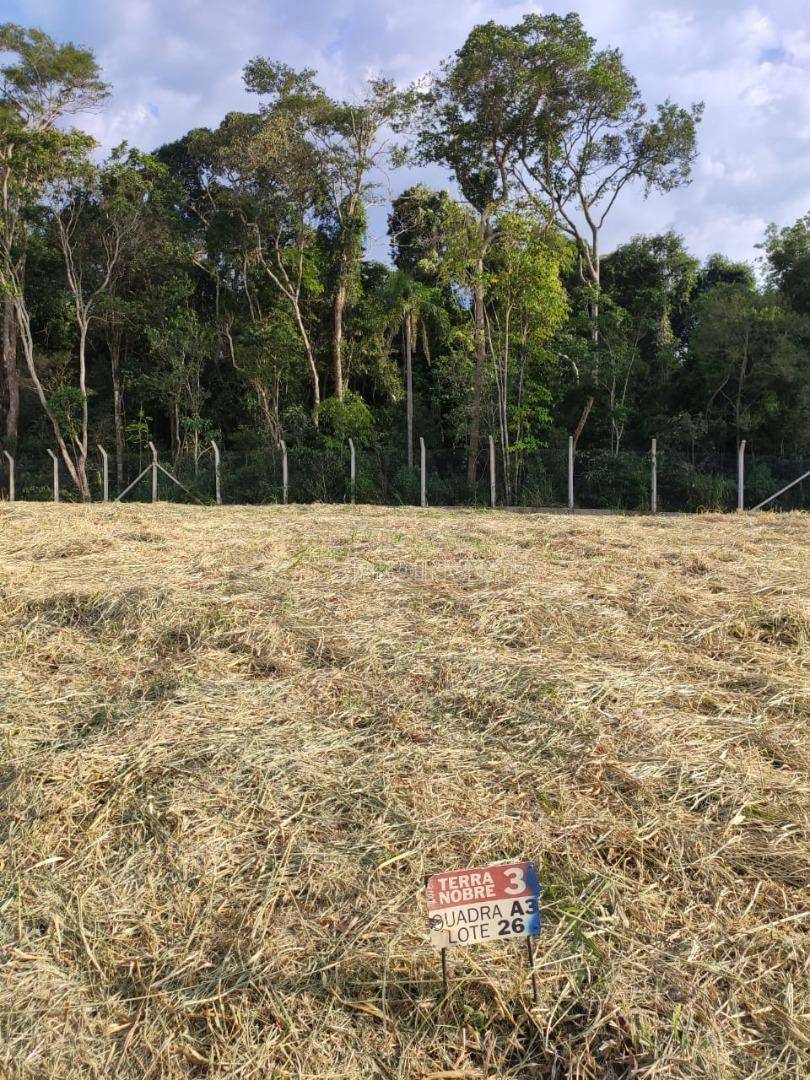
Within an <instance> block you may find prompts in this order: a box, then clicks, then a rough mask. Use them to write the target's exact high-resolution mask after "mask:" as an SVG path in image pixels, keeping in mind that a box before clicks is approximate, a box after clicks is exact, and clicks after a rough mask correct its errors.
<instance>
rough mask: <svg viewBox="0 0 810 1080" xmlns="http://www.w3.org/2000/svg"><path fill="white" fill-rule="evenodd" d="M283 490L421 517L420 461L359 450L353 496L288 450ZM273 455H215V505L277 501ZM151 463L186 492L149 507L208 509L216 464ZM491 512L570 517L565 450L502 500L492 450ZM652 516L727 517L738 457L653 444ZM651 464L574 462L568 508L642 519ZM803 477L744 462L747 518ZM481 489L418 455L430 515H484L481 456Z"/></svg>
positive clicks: (28, 464) (530, 465)
mask: <svg viewBox="0 0 810 1080" xmlns="http://www.w3.org/2000/svg"><path fill="white" fill-rule="evenodd" d="M286 454H287V475H288V485H287V491H286V501H288V502H291V503H312V502H323V503H345V502H350V501H352V498H353V497H354V500H355V501H356V502H358V503H372V504H380V505H419V503H420V483H421V478H420V468H419V453H418V446H417V453H416V456H415V460H416V464H415V467H414V468H408V466H407V465H406V464H404V463H403V461H402V460H401V459H400V457H398V456H396V455H395V454H393V453H390V452H387V451H386V449H385V448H368V447H362V446H356V474H355V482H354V487H353V488H352V482H351V470H350V459H351V454H350V449H349V445H348V443H347V444H346V445H345V446H336V445H328V446H319V447H313V446H290V447H289V448H287V451H286ZM283 456H284V454H283V451H282V450H281V448H266V449H251V450H244V451H243V450H235V449H227V448H224V449H223V450H222V452H221V461H220V487H221V494H222V501H223V502H224V503H241V504H249V505H267V504H272V503H281V502H283V501H285V491H284V483H283V467H282V462H283ZM159 460H160V463H161V465H163V466H164V468H166V469H167V470H169V471H170V472H171V473H172V474H173V475H174V476H175V477H176V478H177V480H178V481H179V482H180V483H181V484H182V485H183V487H184V488H185V489H186V490H185V491H184V490H183V489H181V488H180V487H178V486H177V485H176V484H174V483H172V481H171V480H170V479H169V478H168V477H167V476H165V475H164V474H163V473H158V480H157V497H158V500H160V501H170V502H179V503H191V502H200V503H204V504H212V503H214V501H215V491H216V483H215V460H214V454H213V452H212V450H211V448H206V451H205V452H204V453H203V454H201V456H199V458H198V459H197V460H194V459H193V458H192V457H191V456H189V455H185V456H183V457H181V458H179V459H178V460H176V461H172V460H171V459H170V457H169V456H168V455H161V456H160V459H159ZM150 462H151V453H150V451H148V450H145V451H142V452H135V453H131V452H130V453H127V454H126V455H125V457H124V460H123V462H122V470H121V477H120V479H119V474H118V469H117V463H116V461H115V460H114V457H113V455H112V454H110V458H109V497H110V499H115V498H117V496H118V495H119V493H120V492H122V491H123V490H124V489H125V488H126V486H127V485H128V484H130V483H131V482H132V481H133V480H134V479H135V478H136V477H137V476H138V474H139V473H140V472H141V471H143V470H144V469H145V468H147V467H148V466H149V464H150ZM495 462H496V481H495V490H496V501H497V504H498V505H500V506H503V505H506V504H507V502H508V503H510V504H511V505H513V506H515V507H525V508H543V507H549V508H553V507H566V506H567V505H568V455H567V448H566V447H565V446H563V445H556V446H550V447H547V448H546V449H543V450H540V451H537V452H535V453H534V454H532V456H531V457H530V458H529V459H527V460H526V462H525V463H524V467H523V468H522V470H521V472H520V474H519V476H518V477H516V478H515V480H514V482H513V483H512V484H511V488H512V491H511V497H510V498H509V499H507V493H506V491H505V488H504V477H503V461H502V456H501V454H500V451H499V450H497V449H496V454H495ZM656 466H657V468H656V475H657V495H658V497H657V509H658V510H659V511H664V512H666V511H680V512H701V511H728V510H733V509H734V508H735V507H736V505H737V460H736V455H734V454H733V453H729V454H721V453H715V454H704V455H703V456H701V457H699V458H697V457H696V458H692V457H691V456H688V455H684V454H683V453H681V452H679V451H675V450H670V449H668V448H667V447H666V445H662V444H661V443H660V442H659V443H658V448H657V460H656ZM651 470H652V460H651V455H650V453H649V452H647V453H642V452H639V451H633V450H627V451H622V452H620V453H619V454H610V453H607V452H604V451H599V450H590V449H585V450H580V451H578V452H577V454H576V457H575V462H574V502H575V505H576V507H577V508H581V509H601V510H615V511H633V512H648V511H650V509H651V491H652V480H651ZM808 470H810V458H790V459H787V458H779V457H774V456H761V455H746V460H745V506H746V507H749V508H750V507H752V506H755V505H757V504H758V503H759V502H761V501H762V500H763V499H767V498H768V497H769V496H770V495H772V494H773V493H774V492H775V491H777V490H779V489H780V488H781V487H783V486H784V485H786V484H789V483H791V482H792V481H793V480H795V479H796V478H797V477H799V476H801V475H802V474H803V473H805V472H807V471H808ZM477 473H478V479H477V482H476V484H475V486H474V488H473V489H472V490H471V489H470V487H469V486H468V484H467V476H466V452H465V450H464V449H458V450H453V449H446V448H441V449H433V448H431V447H430V446H428V447H427V448H426V475H425V488H426V496H427V503H428V505H433V506H462V505H473V506H475V505H477V506H488V505H489V504H490V499H491V495H490V473H489V449H488V446H487V445H485V446H484V447H483V448H482V452H481V455H480V461H479V468H478V470H477ZM0 478H1V479H0V486H1V487H2V494H3V497H4V498H6V499H7V498H8V497H9V495H10V484H9V480H10V477H9V465H8V462H7V461H6V460H5V459H3V460H2V470H1V471H0ZM88 480H89V483H90V489H91V498H92V499H93V500H94V501H100V500H101V499H102V498H103V493H104V487H103V469H102V458H101V456H100V455H99V454H95V455H93V457H92V459H91V461H90V463H89V465H88ZM15 496H16V499H17V500H23V501H48V500H52V499H53V497H54V490H53V463H52V460H51V458H50V457H49V456H48V454H47V453H45V452H42V451H41V450H38V451H36V452H33V451H28V452H23V453H20V454H19V455H18V456H17V457H16V458H15ZM59 497H60V500H62V501H65V502H68V501H78V498H79V496H78V493H77V492H76V490H75V488H74V486H73V485H72V483H71V482H70V479H69V477H68V474H67V470H66V469H65V468H64V466H63V465H62V464H60V478H59ZM151 498H152V481H151V473H150V472H149V471H147V473H146V475H144V476H143V477H142V479H141V480H140V481H139V483H138V484H137V485H136V486H135V487H134V488H133V489H132V490H131V491H130V492H129V493H128V494H127V495H126V500H127V501H135V502H137V501H142V502H148V501H150V500H151ZM771 508H772V509H775V510H808V509H810V479H806V480H804V481H802V482H801V483H798V484H796V485H795V486H793V487H792V488H790V490H788V491H787V492H785V493H784V494H783V495H781V496H780V497H779V498H778V499H777V500H775V502H774V503H772V504H771Z"/></svg>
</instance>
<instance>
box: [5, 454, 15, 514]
mask: <svg viewBox="0 0 810 1080" xmlns="http://www.w3.org/2000/svg"><path fill="white" fill-rule="evenodd" d="M3 456H4V457H5V458H6V460H7V461H8V501H9V502H14V500H15V499H16V497H17V482H16V478H15V476H14V469H15V465H14V458H13V457H12V456H11V454H10V453H9V452H8V450H4V451H3Z"/></svg>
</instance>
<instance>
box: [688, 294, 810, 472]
mask: <svg viewBox="0 0 810 1080" xmlns="http://www.w3.org/2000/svg"><path fill="white" fill-rule="evenodd" d="M777 299H778V298H777V297H775V296H774V295H773V294H770V295H769V294H762V293H760V292H758V291H757V290H755V289H750V288H747V287H746V286H744V285H740V284H732V285H728V284H721V285H716V286H715V287H714V288H712V289H710V290H708V291H707V292H706V293H704V294H703V295H702V296H701V297H700V298H699V300H698V302H697V305H696V313H695V329H694V331H693V333H692V337H691V340H690V348H689V360H688V364H687V367H686V373H685V374H686V377H687V385H688V386H689V390H690V393H691V394H692V395H693V396H694V397H695V398H696V399H697V401H698V402H699V404H700V405H702V411H703V412H704V414H705V416H706V420H707V423H708V424H709V425H712V424H713V425H714V432H715V436H716V438H717V439H718V441H724V439H725V436H726V433H727V432H728V431H733V433H734V439H735V444H736V445H737V446H739V443H740V440H741V439H742V438H746V439H747V440H748V441H749V442H751V441H752V440H753V439H754V438H757V440H761V441H762V443H763V448H764V447H766V446H767V445H768V444H770V446H771V448H772V449H774V450H776V451H777V452H782V451H783V449H784V446H785V445H786V444H788V445H789V444H790V443H791V442H792V444H793V446H794V448H795V449H797V450H798V449H799V448H800V447H801V446H802V444H805V445H806V440H807V423H808V409H809V408H810V380H808V378H807V361H806V348H807V343H808V337H809V336H810V326H808V323H807V320H806V318H805V317H803V316H797V315H795V314H794V313H792V312H791V311H790V310H789V309H786V308H785V307H783V306H780V305H779V304H778V303H777V302H776V301H777Z"/></svg>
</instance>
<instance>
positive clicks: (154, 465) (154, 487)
mask: <svg viewBox="0 0 810 1080" xmlns="http://www.w3.org/2000/svg"><path fill="white" fill-rule="evenodd" d="M148 445H149V449H150V450H151V451H152V502H153V503H156V502H157V497H158V488H157V474H158V457H157V448H156V446H155V444H154V443H153V442H150V443H149V444H148Z"/></svg>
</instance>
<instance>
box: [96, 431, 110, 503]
mask: <svg viewBox="0 0 810 1080" xmlns="http://www.w3.org/2000/svg"><path fill="white" fill-rule="evenodd" d="M96 450H98V452H99V454H101V478H102V484H103V488H104V502H109V501H110V462H109V459H108V457H107V451H106V450H105V449H104V447H103V446H100V445H99V444H98V443H97V444H96Z"/></svg>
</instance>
